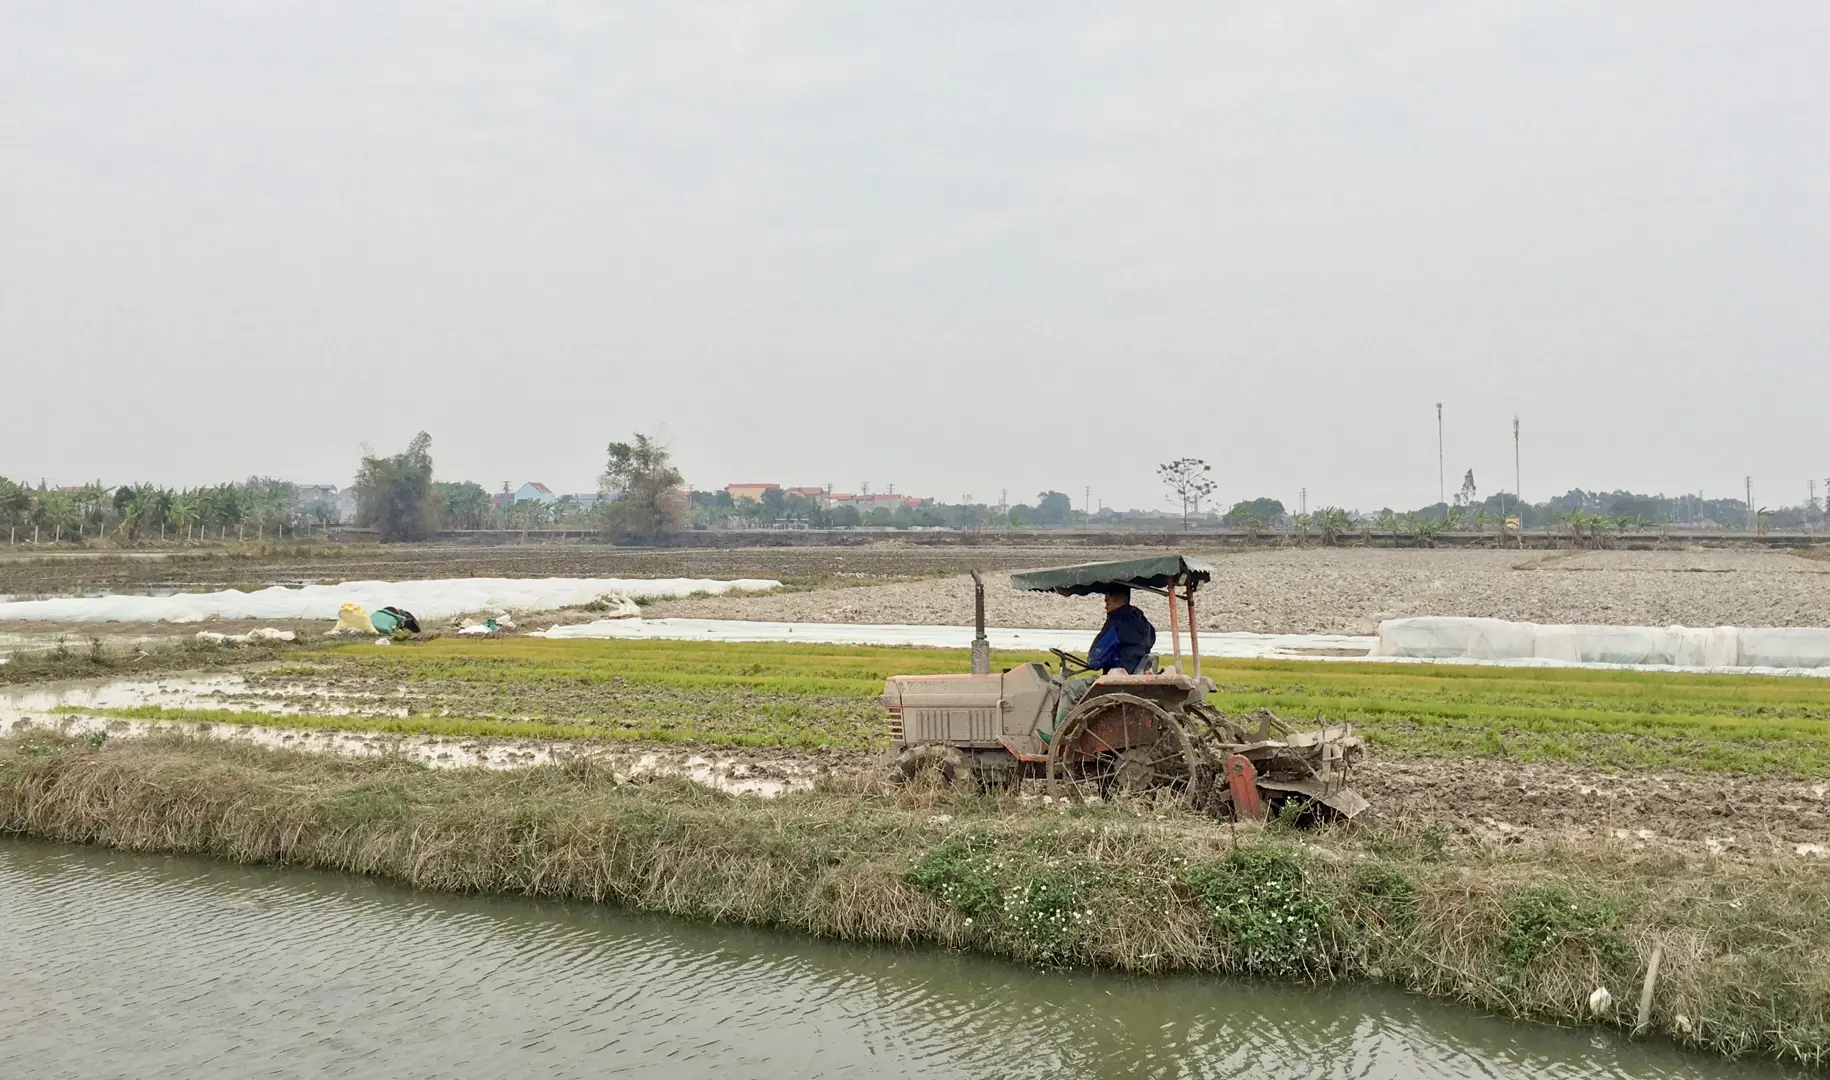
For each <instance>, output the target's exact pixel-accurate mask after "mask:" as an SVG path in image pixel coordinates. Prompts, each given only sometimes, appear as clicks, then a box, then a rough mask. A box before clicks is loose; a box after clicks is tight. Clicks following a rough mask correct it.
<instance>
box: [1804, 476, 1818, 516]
mask: <svg viewBox="0 0 1830 1080" xmlns="http://www.w3.org/2000/svg"><path fill="white" fill-rule="evenodd" d="M1805 487H1806V488H1807V489H1808V490H1809V491H1810V493H1811V494H1810V495H1809V496H1808V497H1807V498H1806V499H1805V520H1806V521H1810V520H1811V519H1812V518H1814V517H1816V516H1817V481H1815V480H1806V481H1805Z"/></svg>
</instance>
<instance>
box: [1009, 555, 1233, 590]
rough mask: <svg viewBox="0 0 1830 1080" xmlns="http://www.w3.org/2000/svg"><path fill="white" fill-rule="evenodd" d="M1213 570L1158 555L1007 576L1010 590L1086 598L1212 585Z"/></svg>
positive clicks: (1195, 562)
mask: <svg viewBox="0 0 1830 1080" xmlns="http://www.w3.org/2000/svg"><path fill="white" fill-rule="evenodd" d="M1213 577H1214V568H1213V567H1212V566H1209V565H1208V564H1207V563H1204V562H1202V561H1201V560H1200V559H1191V558H1189V557H1188V556H1186V555H1158V556H1155V557H1153V558H1149V559H1126V560H1125V561H1123V562H1099V563H1082V564H1081V565H1079V566H1063V567H1060V568H1058V569H1054V570H1031V571H1030V572H1028V573H1027V574H1012V575H1010V584H1011V587H1012V588H1016V589H1023V590H1026V591H1029V592H1053V593H1060V594H1061V595H1063V596H1087V595H1089V594H1091V593H1097V592H1104V591H1106V589H1107V588H1108V587H1110V586H1113V585H1123V586H1126V587H1128V588H1134V589H1135V588H1151V589H1163V588H1167V587H1168V586H1169V584H1170V583H1171V582H1174V583H1176V584H1178V585H1186V584H1188V583H1190V582H1192V583H1194V584H1197V585H1199V584H1201V583H1202V582H1206V581H1212V580H1213Z"/></svg>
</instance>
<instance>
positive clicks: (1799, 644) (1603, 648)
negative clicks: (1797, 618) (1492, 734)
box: [1373, 616, 1830, 670]
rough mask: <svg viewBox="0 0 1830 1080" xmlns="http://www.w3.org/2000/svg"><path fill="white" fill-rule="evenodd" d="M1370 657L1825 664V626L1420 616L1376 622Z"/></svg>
mask: <svg viewBox="0 0 1830 1080" xmlns="http://www.w3.org/2000/svg"><path fill="white" fill-rule="evenodd" d="M1373 655H1374V656H1375V657H1409V658H1424V659H1451V658H1452V659H1466V660H1522V659H1531V660H1538V661H1546V662H1550V663H1559V664H1611V665H1625V666H1629V667H1679V668H1688V669H1710V670H1721V669H1731V670H1732V669H1740V668H1768V669H1816V668H1830V629H1821V628H1816V627H1773V628H1749V627H1738V626H1715V627H1689V626H1666V627H1658V626H1582V625H1558V624H1540V623H1522V622H1507V621H1506V620H1504V619H1466V618H1449V617H1443V616H1427V617H1424V618H1415V619H1389V620H1387V621H1385V622H1383V623H1380V624H1379V640H1378V645H1377V647H1375V648H1374V649H1373Z"/></svg>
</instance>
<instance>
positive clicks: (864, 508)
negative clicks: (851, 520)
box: [831, 491, 921, 514]
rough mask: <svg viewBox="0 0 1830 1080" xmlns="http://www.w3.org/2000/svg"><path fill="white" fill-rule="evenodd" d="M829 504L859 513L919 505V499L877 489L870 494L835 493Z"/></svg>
mask: <svg viewBox="0 0 1830 1080" xmlns="http://www.w3.org/2000/svg"><path fill="white" fill-rule="evenodd" d="M831 505H833V506H835V507H838V506H849V507H851V508H852V509H853V510H856V511H858V513H860V514H868V513H870V512H871V511H872V510H894V509H896V508H897V507H901V506H907V507H916V506H920V505H921V500H920V499H918V498H916V497H915V496H913V495H892V494H890V493H889V492H883V491H879V492H875V493H872V494H870V495H836V494H835V495H834V496H833V497H832V503H831Z"/></svg>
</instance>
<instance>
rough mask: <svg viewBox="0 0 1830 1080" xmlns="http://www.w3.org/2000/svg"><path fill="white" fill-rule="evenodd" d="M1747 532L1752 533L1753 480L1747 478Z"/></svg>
mask: <svg viewBox="0 0 1830 1080" xmlns="http://www.w3.org/2000/svg"><path fill="white" fill-rule="evenodd" d="M1747 531H1748V532H1753V531H1754V478H1753V477H1751V476H1750V477H1748V478H1747Z"/></svg>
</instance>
